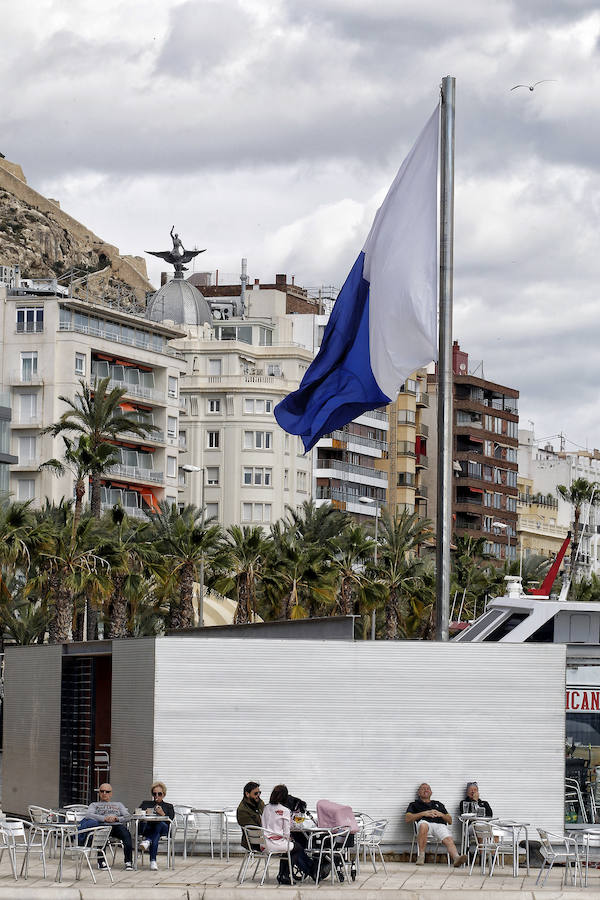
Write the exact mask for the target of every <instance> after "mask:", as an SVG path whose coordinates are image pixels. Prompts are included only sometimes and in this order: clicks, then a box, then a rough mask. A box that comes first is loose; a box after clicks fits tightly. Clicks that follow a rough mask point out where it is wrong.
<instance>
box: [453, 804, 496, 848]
mask: <svg viewBox="0 0 600 900" xmlns="http://www.w3.org/2000/svg"><path fill="white" fill-rule="evenodd" d="M458 818H459V820H460V822H462V834H461V839H460V852H461V854H465V853H468V851H469V825H471V824H472V823H473V822H475V820H476V819H479V820H480V821H481V820H482V819H484V820H485V821H486V822H497V821H498V820H497V819H490V818H489V817H488V816H478V815H477V813H462V814H461V815H460V816H459V817H458Z"/></svg>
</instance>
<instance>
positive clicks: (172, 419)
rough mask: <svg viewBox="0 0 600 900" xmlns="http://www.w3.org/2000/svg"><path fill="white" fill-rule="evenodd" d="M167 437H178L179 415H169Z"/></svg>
mask: <svg viewBox="0 0 600 900" xmlns="http://www.w3.org/2000/svg"><path fill="white" fill-rule="evenodd" d="M167 437H170V438H176V437H177V416H167Z"/></svg>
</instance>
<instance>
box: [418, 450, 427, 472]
mask: <svg viewBox="0 0 600 900" xmlns="http://www.w3.org/2000/svg"><path fill="white" fill-rule="evenodd" d="M416 465H417V468H418V469H428V468H429V457H427V456H425V454H424V453H419V454H418V455H417V463H416Z"/></svg>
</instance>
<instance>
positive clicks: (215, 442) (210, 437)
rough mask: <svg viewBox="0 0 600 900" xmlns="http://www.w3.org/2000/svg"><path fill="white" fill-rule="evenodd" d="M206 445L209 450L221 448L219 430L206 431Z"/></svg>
mask: <svg viewBox="0 0 600 900" xmlns="http://www.w3.org/2000/svg"><path fill="white" fill-rule="evenodd" d="M206 446H207V447H208V449H209V450H218V449H219V432H218V431H207V432H206Z"/></svg>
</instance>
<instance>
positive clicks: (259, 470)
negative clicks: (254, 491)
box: [242, 466, 273, 487]
mask: <svg viewBox="0 0 600 900" xmlns="http://www.w3.org/2000/svg"><path fill="white" fill-rule="evenodd" d="M272 474H273V470H272V469H270V468H267V467H265V466H244V468H243V469H242V483H243V484H244V485H246V486H248V487H250V486H262V485H264V487H271V484H272Z"/></svg>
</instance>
